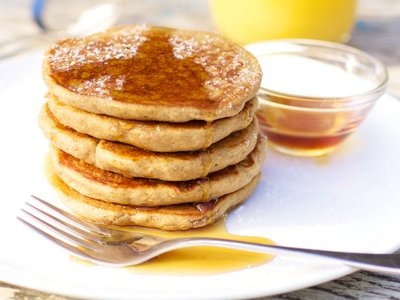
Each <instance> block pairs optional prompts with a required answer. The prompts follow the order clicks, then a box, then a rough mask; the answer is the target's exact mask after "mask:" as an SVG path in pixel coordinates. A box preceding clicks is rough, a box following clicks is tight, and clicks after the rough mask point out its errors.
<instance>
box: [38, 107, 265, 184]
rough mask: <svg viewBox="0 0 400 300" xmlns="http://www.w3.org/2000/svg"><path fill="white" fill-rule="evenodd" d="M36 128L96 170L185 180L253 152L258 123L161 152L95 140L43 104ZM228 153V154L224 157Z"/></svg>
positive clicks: (221, 167)
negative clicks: (192, 148)
mask: <svg viewBox="0 0 400 300" xmlns="http://www.w3.org/2000/svg"><path fill="white" fill-rule="evenodd" d="M39 125H40V127H41V129H42V131H43V132H44V134H45V136H46V137H47V138H48V139H49V140H50V142H51V143H52V144H53V145H55V146H56V147H57V148H60V149H61V150H63V151H64V152H67V153H68V154H71V155H72V156H74V157H76V158H79V159H82V160H84V161H85V162H87V163H89V164H92V165H95V166H97V167H98V168H100V169H103V170H108V171H113V172H115V173H119V174H122V175H124V176H126V177H144V178H155V179H161V180H167V181H185V180H191V179H196V178H199V177H204V176H206V175H207V174H209V173H211V172H215V171H218V170H221V169H223V168H225V167H227V166H229V165H233V164H236V163H239V162H240V161H242V160H244V159H245V158H246V156H247V155H248V154H249V153H250V152H251V151H252V150H253V149H254V147H255V145H256V142H257V135H258V123H257V120H256V119H254V120H253V122H252V123H251V124H250V125H249V126H248V127H247V128H245V129H243V130H241V131H238V132H235V133H232V134H231V135H229V136H228V137H226V138H224V139H223V140H221V141H219V142H217V143H215V144H213V145H211V146H210V147H209V148H208V149H206V150H204V151H196V152H177V153H161V152H151V151H147V150H142V149H139V148H137V147H134V146H131V145H127V144H122V143H118V142H110V141H106V140H99V139H96V138H94V137H91V136H89V135H86V134H82V133H79V132H77V131H75V130H73V129H71V128H69V127H66V126H64V125H62V124H61V123H60V122H59V121H58V120H57V119H56V117H55V116H54V115H53V114H52V113H51V111H50V109H49V107H48V105H47V104H44V105H43V107H42V110H41V112H40V115H39ZM226 153H229V155H226Z"/></svg>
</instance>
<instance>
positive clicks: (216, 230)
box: [44, 155, 274, 275]
mask: <svg viewBox="0 0 400 300" xmlns="http://www.w3.org/2000/svg"><path fill="white" fill-rule="evenodd" d="M44 171H45V173H46V176H47V178H48V180H49V182H50V184H51V185H52V186H53V187H54V188H55V189H56V190H57V191H60V190H61V192H62V193H67V194H68V193H69V192H68V188H67V186H66V185H65V183H63V182H62V181H61V179H60V178H58V176H57V175H56V174H55V172H54V169H53V167H52V163H51V158H50V156H49V155H47V156H46V158H45V161H44ZM66 189H67V190H66ZM225 221H226V218H224V219H222V220H220V221H219V222H217V223H215V224H213V225H210V226H206V227H203V228H200V229H193V230H187V231H164V230H158V229H151V228H145V227H139V226H127V227H124V230H127V231H132V232H136V233H144V234H146V233H147V234H152V235H155V236H159V237H163V238H182V237H212V238H222V239H231V240H236V241H245V242H253V243H260V244H265V245H272V244H274V243H273V242H272V241H271V240H269V239H267V238H264V237H254V236H241V235H235V234H231V233H229V232H228V231H227V229H226V226H225ZM273 258H274V256H272V255H267V254H262V253H254V252H247V251H242V250H233V249H223V248H216V247H192V248H186V249H180V250H174V251H171V252H168V253H165V254H163V255H160V256H158V257H156V258H154V259H152V260H150V261H148V262H146V263H144V264H141V265H138V266H133V267H129V268H128V269H129V270H131V271H132V272H135V273H142V274H160V275H204V274H217V273H223V272H230V271H236V270H241V269H246V268H250V267H254V266H258V265H262V264H265V263H267V262H269V261H271V260H272V259H273ZM71 260H73V261H75V262H79V263H87V262H86V261H83V260H81V259H79V258H76V257H73V256H71ZM88 264H90V263H88Z"/></svg>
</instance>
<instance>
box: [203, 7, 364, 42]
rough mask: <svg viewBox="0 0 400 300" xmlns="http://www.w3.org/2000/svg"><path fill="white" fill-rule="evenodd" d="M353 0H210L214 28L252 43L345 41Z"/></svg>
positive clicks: (349, 30)
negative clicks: (280, 40) (303, 40)
mask: <svg viewBox="0 0 400 300" xmlns="http://www.w3.org/2000/svg"><path fill="white" fill-rule="evenodd" d="M356 2H357V1H356V0H210V8H211V12H212V15H213V18H214V21H215V25H216V27H217V29H218V30H219V31H220V32H221V33H222V34H223V35H225V36H226V37H228V38H230V39H232V40H234V41H236V42H238V43H239V44H248V43H251V42H256V41H262V40H270V39H281V38H306V39H317V40H327V41H333V42H345V41H347V40H348V39H349V38H350V35H351V31H352V29H353V24H354V20H355V12H356Z"/></svg>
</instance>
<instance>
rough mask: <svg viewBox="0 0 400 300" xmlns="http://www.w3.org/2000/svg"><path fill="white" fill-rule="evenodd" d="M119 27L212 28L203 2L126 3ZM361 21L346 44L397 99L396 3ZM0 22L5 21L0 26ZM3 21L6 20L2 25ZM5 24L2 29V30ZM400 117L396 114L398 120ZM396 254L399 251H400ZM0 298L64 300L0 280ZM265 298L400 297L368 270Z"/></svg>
mask: <svg viewBox="0 0 400 300" xmlns="http://www.w3.org/2000/svg"><path fill="white" fill-rule="evenodd" d="M125 11H126V12H127V13H126V14H125V15H123V16H122V17H121V21H120V22H121V23H143V22H146V23H150V24H160V25H164V26H172V27H183V28H193V29H206V30H212V29H213V25H212V21H211V18H210V15H209V13H208V10H207V2H206V1H196V0H167V1H157V0H152V1H146V2H144V1H130V2H129V1H128V3H127V8H126V9H125ZM0 14H2V16H1V18H0V20H1V21H0V25H3V26H0V28H3V31H4V32H3V34H2V29H0V41H1V39H2V37H5V34H6V31H5V30H4V28H7V32H8V33H9V32H10V30H9V29H10V26H14V27H13V28H14V29H15V30H23V31H25V32H34V29H32V26H31V25H30V23H29V1H28V0H15V1H9V2H2V12H0ZM358 19H359V21H358V24H357V27H356V29H355V31H354V34H353V37H352V39H351V40H350V42H349V44H350V45H353V46H355V47H358V48H360V49H363V50H365V51H367V52H369V53H370V54H372V55H374V56H375V57H377V58H379V59H380V60H382V61H383V62H384V63H386V65H387V67H388V70H389V74H390V81H389V89H388V90H389V92H390V93H391V94H393V95H395V96H397V97H399V98H400V0H360V2H359V18H358ZM2 22H3V23H2ZM4 22H8V23H7V24H4ZM4 26H5V27H4ZM399 117H400V116H399ZM399 254H400V252H399ZM0 299H8V300H11V299H12V300H22V299H44V300H67V299H69V298H65V297H61V296H57V295H48V294H44V293H41V292H39V291H33V290H29V289H25V288H22V287H16V286H13V285H9V284H7V283H5V282H0ZM263 299H393V300H396V299H399V300H400V276H386V275H382V274H377V273H371V272H356V273H354V274H352V275H349V276H346V277H344V278H340V279H337V280H334V281H332V282H329V283H326V284H322V285H319V286H315V287H311V288H307V289H303V290H300V291H296V292H292V293H288V294H282V295H278V296H274V297H268V298H263Z"/></svg>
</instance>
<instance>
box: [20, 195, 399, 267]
mask: <svg viewBox="0 0 400 300" xmlns="http://www.w3.org/2000/svg"><path fill="white" fill-rule="evenodd" d="M32 197H33V201H31V203H28V202H26V204H25V205H26V207H25V208H22V209H21V212H22V213H21V214H20V216H18V217H17V218H18V219H19V220H20V221H22V222H23V223H24V224H26V225H28V226H29V227H30V228H32V229H34V230H35V231H37V232H38V233H40V234H42V235H43V236H45V237H46V238H48V239H50V240H51V241H52V242H54V243H56V244H57V245H59V246H61V247H64V248H65V249H67V250H68V251H69V252H71V253H72V254H74V255H76V256H78V257H80V258H82V259H84V260H87V261H90V262H93V263H95V264H99V265H105V266H113V267H125V266H132V265H138V264H141V263H144V262H146V261H148V260H150V259H152V258H154V257H156V256H159V255H160V254H163V253H166V252H169V251H172V250H176V249H180V248H187V247H195V246H212V247H223V248H233V249H238V250H245V251H252V252H259V253H266V254H273V255H286V256H287V255H290V256H293V255H296V256H300V257H308V258H311V259H323V260H326V261H332V262H336V263H340V264H344V265H347V266H350V267H354V268H356V269H364V270H369V271H376V272H384V273H393V274H400V255H397V254H367V253H349V252H336V251H323V250H314V249H303V248H292V247H284V246H276V245H263V244H258V243H249V242H242V241H234V240H225V239H216V238H177V239H166V238H161V237H158V236H153V235H149V234H142V233H134V232H128V231H125V230H123V229H121V230H119V229H114V228H108V227H105V226H101V225H95V224H92V223H89V222H86V221H84V220H81V219H79V218H76V217H75V216H73V215H72V214H70V213H68V212H66V211H64V210H62V209H60V208H58V207H56V206H54V205H52V204H50V203H48V202H47V201H44V200H42V199H40V198H37V197H35V196H32ZM39 206H43V207H44V208H45V209H41V208H39Z"/></svg>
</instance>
